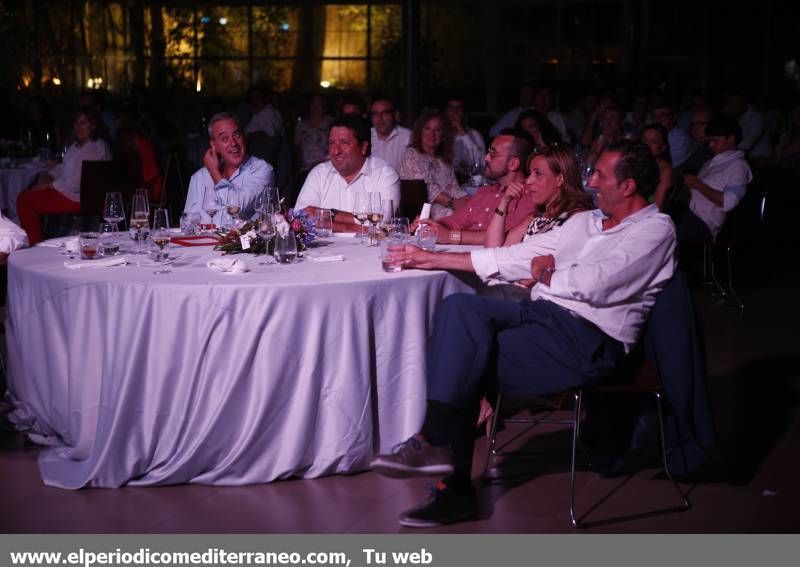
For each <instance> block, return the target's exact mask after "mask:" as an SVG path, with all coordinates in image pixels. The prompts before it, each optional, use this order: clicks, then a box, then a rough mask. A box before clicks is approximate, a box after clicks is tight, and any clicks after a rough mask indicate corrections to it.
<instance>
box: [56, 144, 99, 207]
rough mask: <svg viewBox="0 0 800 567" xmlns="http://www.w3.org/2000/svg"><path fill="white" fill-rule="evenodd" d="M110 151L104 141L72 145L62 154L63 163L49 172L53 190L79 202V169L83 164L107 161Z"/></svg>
mask: <svg viewBox="0 0 800 567" xmlns="http://www.w3.org/2000/svg"><path fill="white" fill-rule="evenodd" d="M110 159H111V150H109V149H108V144H106V142H105V140H89V141H88V142H85V143H84V144H83V145H82V146H79V145H77V144H72V145H71V146H70V147H68V148H67V151H66V153H65V154H64V161H62V162H61V163H60V164H58V165H57V166H55V167H54V168H53V169H51V170H50V172H49V173H50V175H51V176H52V177H53V188H54V189H55V190H56V191H58V192H59V193H61V194H62V195H64V196H65V197H66V198H67V199H69V200H70V201H75V202H76V203H79V202H80V200H81V168H82V166H83V162H84V161H86V160H89V161H108V160H110Z"/></svg>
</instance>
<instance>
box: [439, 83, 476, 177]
mask: <svg viewBox="0 0 800 567" xmlns="http://www.w3.org/2000/svg"><path fill="white" fill-rule="evenodd" d="M444 114H445V116H446V117H447V120H448V122H450V128H451V129H452V131H453V167H454V168H455V169H456V171H462V172H464V174H465V176H468V175H469V174H470V168H471V167H472V165H473V164H474V163H475V162H476V161H478V160H481V159H483V154H485V153H486V143H485V142H484V141H483V135H482V134H481V133H480V132H478V131H477V130H475V129H474V128H470V127H469V125H468V124H467V121H466V119H465V116H466V112H465V105H464V100H463V99H461V98H458V97H450V98H449V99H448V100H447V104H446V105H445V108H444Z"/></svg>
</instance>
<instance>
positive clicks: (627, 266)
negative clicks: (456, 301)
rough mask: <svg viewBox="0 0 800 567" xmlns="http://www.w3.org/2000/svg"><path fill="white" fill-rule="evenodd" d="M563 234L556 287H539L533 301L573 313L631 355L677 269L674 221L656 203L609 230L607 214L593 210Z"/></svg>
mask: <svg viewBox="0 0 800 567" xmlns="http://www.w3.org/2000/svg"><path fill="white" fill-rule="evenodd" d="M559 236H560V238H559V242H558V246H557V247H556V251H555V253H554V254H553V256H555V261H556V262H555V267H556V270H555V272H553V274H552V276H551V279H550V285H549V286H547V285H544V284H542V283H537V284H536V285H534V286H533V289H532V290H531V298H532V299H534V300H536V299H543V300H546V301H552V302H553V303H555V304H557V305H560V306H561V307H564V308H565V309H568V310H569V311H572V312H573V313H575V314H576V315H579V316H581V317H583V318H584V319H586V320H587V321H590V322H592V323H594V324H595V325H597V326H598V327H599V328H600V330H602V331H603V332H604V333H605V334H607V335H608V336H610V337H612V338H614V339H616V340H618V341H620V342H621V343H623V345H624V346H625V350H626V351H630V349H631V348H632V347H633V346H634V344H636V341H637V340H638V338H639V334H640V333H641V330H642V328H643V327H644V324H645V322H646V321H647V316H648V314H649V312H650V309H652V307H653V304H654V303H655V300H656V295H657V294H658V292H660V291H661V290H662V289H663V287H664V285H665V284H666V283H667V281H669V279H670V278H671V277H672V274H673V273H674V271H675V265H676V259H675V226H674V225H673V224H672V220H670V218H669V217H668V216H667V215H665V214H662V213H659V212H658V207H656V206H655V205H650V206H648V207H645V208H644V209H642V210H641V211H638V212H636V213H634V214H632V215H630V216H628V217H626V218H625V219H623V221H622V222H621V223H620V224H618V225H617V226H615V227H613V228H610V229H608V230H605V231H604V230H603V216H602V213H599V211H587V212H584V213H578V214H576V215H575V216H573V217H572V218H571V219H570V220H569V222H567V223H566V224H565V225H564V227H563V228H562V229H561V233H560V235H559Z"/></svg>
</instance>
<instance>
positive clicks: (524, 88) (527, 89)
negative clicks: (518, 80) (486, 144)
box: [489, 83, 536, 138]
mask: <svg viewBox="0 0 800 567" xmlns="http://www.w3.org/2000/svg"><path fill="white" fill-rule="evenodd" d="M535 95H536V89H535V88H534V87H533V85H532V84H530V83H523V84H522V85H520V87H519V106H517V107H515V108H512V109H511V110H509V111H508V112H506V113H505V114H504V115H503V116H502V117H501V118H500V120H498V121H497V122H496V123H495V125H494V126H492V127H491V128H490V129H489V136H490V137H492V138H496V137H497V136H499V135H500V131H501V130H505V129H506V128H511V127H513V126H514V123H515V122H516V121H517V118H518V117H519V115H520V113H521V112H522V111H523V110H528V109H529V108H533V103H534V100H535Z"/></svg>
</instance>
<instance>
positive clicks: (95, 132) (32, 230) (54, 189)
mask: <svg viewBox="0 0 800 567" xmlns="http://www.w3.org/2000/svg"><path fill="white" fill-rule="evenodd" d="M73 126H74V128H75V136H76V140H75V143H74V144H72V145H71V146H70V147H69V148H67V151H66V153H65V154H64V161H63V162H62V163H60V164H58V165H56V166H55V167H54V168H53V169H51V170H50V172H49V173H48V174H46V175H45V176H44V177H43V179H42V180H41V181H39V182H38V183H36V184H35V185H33V186H32V187H30V188H29V189H27V190H26V191H24V192H23V193H22V194H21V195H20V196H19V198H18V199H17V214H18V215H19V220H20V224H21V225H22V228H23V229H24V230H25V232H27V233H28V240H29V241H30V244H31V246H33V245H34V244H37V243H39V242H41V241H42V239H43V236H42V225H41V220H40V218H39V217H40V215H50V214H59V213H79V212H80V211H81V168H82V166H83V162H84V161H85V160H96V161H106V160H110V159H111V151H110V150H109V148H108V144H107V143H106V141H105V139H104V136H103V132H104V131H105V130H104V128H103V124H102V121H101V118H100V115H99V114H98V113H97V111H96V110H94V109H93V108H90V107H81V108H80V109H79V110H78V112H77V113H76V114H75V121H74V122H73Z"/></svg>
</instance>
